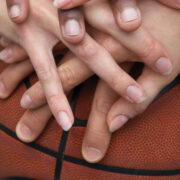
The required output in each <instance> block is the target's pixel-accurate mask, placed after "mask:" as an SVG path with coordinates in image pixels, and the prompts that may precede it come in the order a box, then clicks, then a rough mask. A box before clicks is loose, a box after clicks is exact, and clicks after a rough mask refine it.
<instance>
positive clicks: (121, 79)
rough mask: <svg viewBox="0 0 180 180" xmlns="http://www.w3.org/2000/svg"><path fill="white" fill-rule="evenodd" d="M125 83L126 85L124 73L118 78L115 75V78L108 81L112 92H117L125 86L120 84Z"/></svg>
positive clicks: (116, 74) (126, 80) (126, 79)
mask: <svg viewBox="0 0 180 180" xmlns="http://www.w3.org/2000/svg"><path fill="white" fill-rule="evenodd" d="M125 82H127V83H128V82H129V80H128V78H127V76H126V74H125V73H123V74H121V75H119V76H118V73H115V77H113V78H112V79H111V81H110V86H111V87H112V88H113V89H114V90H116V91H119V90H121V89H122V88H121V87H125V84H124V85H122V83H125Z"/></svg>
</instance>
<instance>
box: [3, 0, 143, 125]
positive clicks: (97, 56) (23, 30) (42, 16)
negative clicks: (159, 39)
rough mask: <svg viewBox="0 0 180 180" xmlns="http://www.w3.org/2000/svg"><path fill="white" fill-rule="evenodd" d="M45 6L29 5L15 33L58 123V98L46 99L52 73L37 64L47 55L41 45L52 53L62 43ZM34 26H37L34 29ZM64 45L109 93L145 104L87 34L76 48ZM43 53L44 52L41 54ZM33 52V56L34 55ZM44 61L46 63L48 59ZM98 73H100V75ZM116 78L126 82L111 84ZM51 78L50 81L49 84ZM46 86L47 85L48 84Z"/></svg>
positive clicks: (130, 80) (52, 11)
mask: <svg viewBox="0 0 180 180" xmlns="http://www.w3.org/2000/svg"><path fill="white" fill-rule="evenodd" d="M42 2H43V5H42V4H41V3H42ZM46 2H47V4H46V3H44V1H35V0H34V1H33V0H32V1H30V6H31V7H32V8H31V9H32V12H31V18H29V19H28V21H27V22H26V23H25V24H22V25H21V26H16V31H18V33H19V34H20V36H23V37H22V38H20V39H22V40H21V41H22V42H20V44H21V45H24V46H25V49H26V50H27V51H28V54H29V55H30V57H31V61H32V64H33V66H34V67H36V71H37V70H38V68H39V71H38V72H39V73H37V74H38V76H39V77H40V79H41V81H43V82H44V83H42V85H43V88H44V90H45V93H47V92H48V95H49V96H48V95H47V94H46V97H47V100H48V102H49V105H50V107H51V110H52V112H53V114H54V115H55V117H56V119H57V120H58V119H63V118H59V114H58V113H57V112H58V111H57V109H58V107H57V104H59V103H60V102H59V101H58V98H54V97H55V96H54V95H53V96H52V95H50V90H53V93H54V89H55V88H53V86H54V85H56V84H57V83H55V84H54V85H52V82H55V80H56V79H55V78H53V75H52V76H51V73H52V72H51V71H49V69H45V68H47V67H48V68H49V67H50V64H45V63H46V61H44V63H42V62H40V60H41V59H42V58H41V57H42V55H41V53H40V52H43V53H46V54H44V56H43V57H49V53H48V52H47V47H45V45H46V46H48V48H49V49H52V46H53V44H54V43H55V42H57V37H58V38H59V39H62V36H61V34H59V31H58V29H59V28H58V27H59V25H58V20H57V16H56V11H55V9H54V7H53V6H52V4H51V3H50V2H48V1H46ZM70 13H73V14H74V13H75V11H74V10H71V12H70ZM33 18H34V21H35V22H34V23H33V21H31V19H33ZM40 22H41V23H40ZM47 22H48V23H47ZM37 23H38V25H37ZM38 26H40V27H41V26H42V27H43V28H42V29H41V28H40V29H38ZM29 27H30V28H29ZM6 29H7V28H4V30H5V31H4V33H5V35H6V31H7V30H6ZM2 33H3V31H2ZM38 33H39V34H38ZM32 34H33V36H32ZM13 37H15V36H13ZM13 37H12V38H13ZM44 37H46V42H44V43H43V39H44ZM47 37H49V38H50V39H49V41H50V42H48V41H47ZM40 38H42V39H41V41H39V39H40ZM62 41H63V42H64V40H63V39H62ZM35 43H36V44H35ZM38 43H42V44H43V47H42V49H41V50H40V49H38V52H37V49H35V47H41V46H42V45H39V44H38ZM29 44H34V46H33V47H34V48H33V47H30V45H29ZM64 44H66V45H67V46H68V47H69V48H70V49H71V50H72V51H73V52H74V53H75V54H76V55H77V56H78V57H79V58H80V59H81V60H83V62H85V63H86V64H87V65H88V66H89V67H90V68H91V69H92V70H93V71H94V72H96V73H97V74H98V75H99V76H100V77H101V78H102V79H104V80H105V81H106V82H107V83H108V84H109V85H110V86H111V87H112V88H113V89H115V90H116V91H117V92H118V93H119V94H121V95H122V96H124V97H125V98H127V99H128V100H129V101H131V102H134V103H141V102H142V101H144V100H145V97H144V92H143V90H142V89H141V87H139V86H138V84H137V83H136V82H135V80H134V79H133V78H131V77H130V76H129V75H128V74H127V73H125V72H124V71H123V70H122V69H121V68H120V67H119V66H118V65H117V64H116V63H115V61H114V60H113V58H112V56H111V55H110V54H109V53H108V52H107V51H106V50H105V49H104V48H103V47H101V46H100V45H99V44H97V43H96V42H95V41H94V40H93V39H92V38H91V37H90V36H89V35H88V34H85V36H84V39H83V41H81V43H79V44H78V45H77V44H76V45H73V44H68V43H67V42H64ZM50 46H51V47H50ZM45 49H46V51H45ZM43 50H44V51H45V52H44V51H43ZM34 52H36V53H34ZM37 55H38V56H39V58H38V57H37ZM32 56H33V57H32ZM51 58H52V57H51ZM39 59H40V60H39ZM48 60H50V59H48ZM48 60H47V62H49V63H50V62H52V61H48ZM102 64H103V66H104V68H103V69H102ZM41 66H43V67H41ZM40 67H41V68H40ZM109 67H111V68H109ZM99 69H101V71H100V70H99ZM47 75H48V77H47ZM117 75H119V77H121V76H123V77H124V79H126V81H124V79H123V81H122V79H117V80H116V82H114V81H112V79H116V78H115V77H117ZM51 78H53V79H52V80H51ZM47 79H48V80H47ZM45 81H46V83H45ZM47 82H49V84H48V83H47ZM132 88H133V89H135V91H136V96H133V97H132V92H131V91H129V89H132ZM57 92H61V91H60V90H58V91H56V93H57ZM48 97H49V98H48ZM52 97H53V98H52ZM50 99H51V100H50ZM52 99H55V101H56V102H54V101H53V100H52ZM62 100H63V99H61V102H62V104H63V105H65V104H66V103H63V101H62ZM57 101H58V102H57ZM21 102H22V105H23V107H26V108H28V107H29V106H30V105H29V104H30V100H29V98H27V96H26V100H24V101H21ZM28 103H29V104H28ZM62 104H61V105H62ZM68 108H69V107H67V111H68V110H69V109H68ZM65 109H66V108H65ZM64 111H65V110H64ZM69 111H70V110H69ZM69 113H70V112H69ZM71 115H72V114H71V113H70V116H71ZM64 119H66V118H64ZM70 119H71V123H70V124H72V121H73V120H72V118H70ZM58 122H59V123H60V124H61V126H64V123H63V122H64V121H62V120H61V121H60V120H58ZM66 122H67V121H66ZM66 125H67V124H66ZM68 125H69V124H68ZM64 129H67V128H65V127H64Z"/></svg>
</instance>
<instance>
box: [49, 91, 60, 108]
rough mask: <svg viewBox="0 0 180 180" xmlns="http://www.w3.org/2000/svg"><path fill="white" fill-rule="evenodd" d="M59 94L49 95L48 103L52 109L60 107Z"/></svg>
mask: <svg viewBox="0 0 180 180" xmlns="http://www.w3.org/2000/svg"><path fill="white" fill-rule="evenodd" d="M58 97H59V96H58V95H57V94H51V95H49V96H48V97H47V101H48V104H49V105H50V107H51V109H53V110H54V109H57V107H58V103H59V102H58V99H60V98H58Z"/></svg>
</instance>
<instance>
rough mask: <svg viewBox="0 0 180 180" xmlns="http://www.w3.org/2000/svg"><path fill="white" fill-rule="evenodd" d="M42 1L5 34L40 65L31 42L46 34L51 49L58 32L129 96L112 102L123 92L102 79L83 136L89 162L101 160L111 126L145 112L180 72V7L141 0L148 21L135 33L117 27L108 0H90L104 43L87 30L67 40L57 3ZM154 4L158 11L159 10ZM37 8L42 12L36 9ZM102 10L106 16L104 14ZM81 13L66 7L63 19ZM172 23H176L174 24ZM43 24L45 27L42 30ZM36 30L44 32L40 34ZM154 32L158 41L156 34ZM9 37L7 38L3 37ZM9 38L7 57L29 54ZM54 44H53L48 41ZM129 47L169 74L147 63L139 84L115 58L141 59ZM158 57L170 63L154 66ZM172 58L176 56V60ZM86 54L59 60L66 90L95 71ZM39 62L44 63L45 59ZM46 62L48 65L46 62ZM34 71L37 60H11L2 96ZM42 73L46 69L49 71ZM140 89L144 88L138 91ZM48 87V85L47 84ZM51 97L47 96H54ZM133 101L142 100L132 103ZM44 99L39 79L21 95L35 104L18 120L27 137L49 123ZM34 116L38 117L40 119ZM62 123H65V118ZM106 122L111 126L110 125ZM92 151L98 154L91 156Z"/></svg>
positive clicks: (87, 11)
mask: <svg viewBox="0 0 180 180" xmlns="http://www.w3.org/2000/svg"><path fill="white" fill-rule="evenodd" d="M39 3H40V2H39ZM40 5H41V6H40ZM40 5H39V4H38V2H35V1H34V2H33V1H31V3H30V7H31V8H30V12H31V13H30V15H31V17H33V16H34V19H32V20H31V18H28V20H27V22H25V23H23V24H22V25H20V26H15V27H14V29H15V30H12V32H17V35H16V33H14V34H13V38H14V39H13V38H11V37H12V36H10V35H9V34H8V33H7V32H5V31H3V30H1V32H2V35H6V36H8V37H10V38H11V40H14V41H16V42H17V43H19V44H20V45H21V46H23V47H24V48H25V50H26V51H27V52H28V55H29V56H30V58H31V61H32V62H33V65H34V67H38V65H39V64H38V65H37V64H36V63H39V61H41V59H38V58H40V57H41V56H38V57H34V56H35V55H36V56H37V54H38V52H37V50H36V49H34V48H32V49H33V50H32V49H30V47H29V46H28V43H30V42H32V43H33V44H34V47H35V48H37V47H38V46H40V45H41V46H42V44H36V41H37V40H36V39H35V38H37V39H38V42H39V39H40V38H41V37H42V35H43V36H45V37H46V39H45V40H46V42H44V41H43V37H42V42H43V44H45V45H48V48H47V46H46V48H47V49H52V47H53V46H54V44H56V43H57V41H58V40H57V37H58V38H59V39H61V41H62V42H63V43H64V44H65V45H66V46H68V47H69V48H71V50H72V51H73V52H74V53H75V54H76V56H77V57H79V58H80V59H81V60H83V61H84V62H85V63H86V64H87V65H88V66H89V67H90V68H91V69H92V70H93V71H94V72H96V73H97V74H98V75H99V76H100V77H101V78H103V79H104V80H105V81H106V82H107V83H108V84H109V85H111V87H112V88H113V89H114V90H116V92H117V93H118V94H121V95H122V96H123V97H125V98H126V99H124V98H120V99H119V100H118V101H117V102H116V103H115V104H114V105H113V103H114V102H115V101H116V100H117V99H118V94H116V93H115V92H114V91H112V89H111V88H109V86H108V85H107V84H106V83H105V82H104V81H101V80H100V82H99V84H98V86H97V90H96V94H95V97H94V103H93V107H92V112H91V114H90V117H89V121H88V128H87V131H86V134H85V137H84V141H83V155H84V157H85V159H86V160H88V161H90V162H96V161H98V160H100V159H101V158H102V157H103V156H104V154H105V152H106V150H107V147H108V144H109V141H110V132H109V130H110V131H111V132H112V131H115V130H117V129H118V128H120V127H121V126H122V125H123V124H124V123H125V122H127V120H128V118H132V117H134V116H135V115H137V114H138V113H140V112H142V111H143V110H144V109H145V108H146V107H147V106H148V105H149V103H150V102H151V101H152V100H153V99H154V97H155V96H156V94H157V93H158V92H159V91H160V89H162V88H163V87H164V86H165V85H166V84H168V83H169V82H170V81H172V80H173V79H174V78H175V77H176V75H177V74H178V73H179V67H178V57H179V52H178V48H177V47H178V45H179V44H178V43H179V41H178V40H177V36H178V34H179V30H178V23H180V22H179V21H178V15H179V13H178V12H176V11H174V10H170V9H168V8H166V7H164V6H162V5H160V4H158V3H156V2H153V1H146V2H140V8H141V9H142V14H143V18H144V19H145V22H143V25H142V26H141V27H140V28H139V29H138V30H136V31H135V32H133V33H132V34H131V33H130V34H129V33H125V32H124V31H122V30H121V29H120V28H119V27H118V25H117V24H116V21H114V16H113V13H112V11H111V8H110V6H109V5H108V3H107V2H106V1H102V2H89V3H87V4H86V5H85V7H84V9H85V15H86V19H87V20H88V22H89V24H90V25H91V26H93V27H94V28H96V29H98V30H99V31H97V30H94V29H92V28H90V30H89V29H88V30H89V31H88V32H89V33H90V34H91V36H92V37H93V38H94V39H96V40H97V42H98V43H99V44H97V43H96V42H95V41H94V40H93V39H92V38H90V36H88V35H87V34H85V35H83V36H76V37H80V38H79V39H82V41H79V39H78V38H77V39H78V41H75V42H76V43H77V44H76V45H75V44H71V43H69V42H67V41H68V39H67V38H65V37H64V35H63V33H62V36H61V35H60V34H59V32H58V31H59V29H58V21H57V18H56V13H55V9H53V7H52V6H51V5H50V3H49V4H48V3H47V4H43V6H42V4H40ZM32 7H33V10H32ZM97 7H99V9H97ZM147 7H151V9H149V8H148V10H147ZM155 8H156V11H155V10H154V9H155ZM36 12H41V13H38V14H37V13H36ZM102 12H103V17H102V15H101V14H102ZM77 13H80V12H79V11H77V10H75V12H74V10H71V11H67V12H65V13H61V16H60V22H65V21H66V19H68V18H69V17H70V20H72V19H73V18H74V16H73V15H75V16H76V15H77ZM99 13H100V15H99ZM69 14H70V15H69ZM162 14H163V15H166V21H163V23H162V19H161V15H162ZM76 17H77V16H76ZM79 17H80V16H79ZM94 17H96V18H94ZM98 17H99V18H98ZM106 17H108V18H106ZM103 18H104V19H103ZM153 18H156V19H157V21H156V22H154V19H153ZM64 19H65V20H64ZM44 20H45V21H44ZM62 20H63V21H62ZM82 20H83V18H79V19H78V22H80V23H81V24H83V22H82ZM172 20H173V21H174V22H176V23H174V24H173V25H174V26H173V28H172V24H171V22H172ZM37 21H38V23H39V22H41V23H40V24H35V25H36V26H37V27H38V29H36V27H34V23H36V22H37ZM45 22H46V23H47V22H48V24H45ZM71 22H72V21H71ZM109 24H110V25H111V29H109V28H107V27H109ZM170 25H171V29H170V28H169V27H170ZM13 26H14V25H13ZM41 26H42V27H43V28H42V27H41ZM32 27H33V28H34V29H33V28H32ZM39 27H41V28H42V29H43V30H42V29H41V28H39ZM61 27H62V28H63V23H61ZM69 27H71V26H69ZM82 27H83V25H82ZM28 28H29V29H28ZM12 29H13V28H12ZM27 29H28V30H27ZM44 29H45V30H44ZM146 29H147V30H149V32H151V34H150V33H148V31H147V30H146ZM163 29H166V31H163V34H162V33H161V32H162V30H163ZM83 31H84V30H83V29H82V31H81V35H82V34H83ZM102 31H103V32H105V33H106V34H105V33H103V32H102ZM22 32H23V33H25V34H26V36H22ZM37 32H38V33H39V32H41V33H39V34H38V33H37ZM3 33H4V34H3ZM31 33H33V34H32V35H33V36H35V38H33V37H32V35H31ZM27 35H28V38H27ZM39 36H40V37H39ZM54 36H55V37H54ZM16 37H18V38H16ZM19 37H20V38H19ZM76 37H75V38H76ZM26 38H27V39H28V40H27V39H26ZM32 38H33V41H32ZM73 38H74V37H73ZM153 38H154V39H156V40H157V41H155V40H153ZM18 39H20V41H18ZM69 40H70V39H69ZM5 41H7V40H5ZM5 41H4V40H3V42H5ZM51 41H53V42H51ZM70 41H71V40H70ZM149 42H150V44H149ZM158 42H159V43H158ZM73 43H74V42H73ZM4 44H6V45H7V46H8V48H6V50H7V49H9V48H10V49H11V50H13V51H12V52H13V53H12V54H11V55H12V56H10V57H9V58H7V59H5V61H7V62H15V61H20V60H22V59H24V57H26V53H25V51H23V50H22V49H21V48H20V47H19V46H18V45H16V44H13V43H11V42H9V41H7V42H6V43H4ZM100 44H101V46H100ZM132 44H133V45H132ZM160 44H161V46H162V47H164V48H165V49H166V50H167V53H168V54H169V56H167V54H166V53H165V52H164V50H163V49H162V47H161V46H160ZM171 44H174V47H175V48H173V47H172V46H171ZM49 45H51V46H50V47H49ZM135 45H136V46H135ZM142 45H143V46H142ZM102 46H104V47H105V48H106V49H107V50H108V51H109V53H108V51H106V50H105V49H104V48H103V47H102ZM125 47H126V48H128V49H129V50H131V51H132V52H135V53H136V54H137V55H138V57H140V58H142V60H141V61H143V62H145V63H146V64H147V65H149V66H150V67H151V68H152V69H153V70H155V71H158V72H161V73H163V74H164V73H165V74H166V76H163V75H161V74H159V73H157V72H154V71H152V70H151V69H149V68H148V67H145V68H144V71H143V73H142V75H141V76H140V77H139V79H138V84H137V82H135V81H134V80H133V79H132V78H131V77H130V76H129V75H128V74H126V73H125V72H124V71H123V70H122V69H120V67H119V66H117V64H116V63H115V62H114V60H113V59H112V57H113V58H114V59H115V60H116V61H117V62H118V63H122V62H125V61H138V60H139V59H138V57H137V56H135V55H133V54H132V53H130V52H129V51H128V50H127V49H126V48H125ZM147 47H148V48H147ZM38 51H39V48H38ZM9 52H10V50H9ZM42 52H43V55H44V56H47V57H48V53H47V52H44V51H42ZM151 52H153V53H151ZM33 53H34V54H33ZM36 53H37V54H36ZM1 54H2V53H1ZM4 54H6V53H4ZM110 54H111V55H110ZM17 55H18V56H19V57H18V56H17ZM44 56H43V58H44ZM168 57H170V58H168ZM102 58H104V60H102ZM158 58H159V59H160V60H161V62H163V61H164V59H165V62H166V63H165V64H163V63H160V68H159V69H158V68H157V67H158V66H157V67H156V66H155V65H156V63H155V62H156V61H158V60H159V59H158ZM32 59H34V60H32ZM169 59H171V62H172V65H171V63H170V61H169ZM81 60H79V59H78V58H76V57H75V56H74V55H72V54H71V53H68V54H67V55H66V57H65V58H64V59H63V60H62V62H63V64H62V65H61V66H59V71H60V77H61V81H62V84H63V87H64V89H65V91H66V92H68V91H69V90H70V89H71V88H73V87H74V86H76V85H77V84H79V83H80V82H82V81H84V80H85V79H87V78H88V77H90V76H91V75H92V74H93V73H92V71H90V70H89V69H88V68H87V66H86V65H85V64H84V63H83V62H82V61H81ZM92 60H93V61H92ZM34 61H36V62H34ZM102 61H103V62H102ZM47 62H48V60H47ZM167 62H168V63H167ZM40 64H42V62H41V63H40ZM45 64H46V63H44V65H45ZM162 64H163V65H162ZM44 65H43V67H45V66H44ZM161 65H162V66H161ZM131 66H132V65H131V64H125V65H123V67H124V68H125V69H126V70H127V71H128V70H129V69H130V68H131ZM171 66H172V68H171ZM121 67H122V66H121ZM162 67H163V68H162ZM37 69H38V68H37ZM161 70H162V71H161ZM31 71H32V66H31V64H30V63H29V61H24V62H23V61H22V62H19V63H16V64H15V65H10V66H9V67H8V68H7V69H6V70H5V71H4V72H3V73H2V74H1V79H2V81H3V83H4V87H5V88H6V90H5V91H4V93H1V97H7V96H8V95H9V94H10V93H11V92H12V91H13V89H14V88H15V87H16V85H17V83H18V82H19V81H20V80H21V79H22V78H24V77H25V76H27V74H28V73H30V72H31ZM171 71H172V72H171ZM9 72H11V73H12V75H13V74H16V73H17V74H18V76H15V75H14V76H12V77H14V79H12V81H11V82H8V81H6V80H7V79H6V78H7V77H8V76H9ZM7 73H8V76H7ZM43 74H44V75H45V73H43ZM41 77H42V76H40V79H43V77H42V78H41ZM45 77H46V76H45ZM46 80H47V79H46ZM43 82H44V83H45V85H44V86H47V88H48V86H49V87H52V84H48V83H47V82H49V81H43ZM56 83H57V82H56ZM54 85H55V84H54ZM2 87H3V85H2ZM129 87H130V88H129ZM128 88H129V89H128ZM1 89H2V88H1ZM137 89H138V90H139V89H140V91H139V92H138V93H137ZM44 90H47V89H46V87H45V88H44ZM141 90H143V91H141ZM37 92H38V93H37ZM58 92H59V91H58ZM144 92H145V93H144ZM144 94H145V95H144ZM126 96H128V97H126ZM129 96H130V97H129ZM131 96H132V97H131ZM46 97H47V98H48V97H49V96H46ZM50 97H51V96H50ZM145 98H146V99H145ZM129 101H131V102H135V103H140V104H133V103H131V102H129ZM45 102H46V100H45V97H44V95H43V91H42V89H41V86H40V84H39V83H36V84H35V85H34V86H33V87H32V88H31V89H29V90H28V91H27V92H26V93H25V94H24V96H23V99H22V105H23V106H24V107H25V108H30V109H32V110H28V111H27V112H26V113H25V115H24V116H23V117H22V118H21V120H20V122H19V123H18V126H17V134H18V136H19V137H20V138H21V139H22V140H24V141H27V142H30V141H33V140H35V139H36V138H37V136H38V135H39V134H40V132H41V131H42V129H43V128H44V127H45V124H46V123H47V121H48V119H49V118H50V116H51V113H50V111H49V109H48V106H47V105H44V106H42V107H40V106H41V105H43V104H44V103H45ZM48 102H49V104H51V103H52V104H53V103H54V102H52V101H48ZM112 105H113V106H112ZM111 106H112V108H111ZM51 107H52V109H53V108H54V109H55V108H57V107H54V106H53V105H52V106H51ZM35 108H36V109H35ZM110 108H111V109H110ZM109 110H110V112H109ZM54 112H55V111H54ZM108 112H109V113H108ZM34 114H36V115H37V116H36V117H38V118H39V121H38V123H37V119H34V120H32V119H33V118H30V117H31V116H33V117H34ZM55 114H56V113H55ZM107 114H108V115H107ZM95 117H96V120H95ZM106 117H107V121H108V126H107V123H106ZM33 121H34V122H36V125H35V123H34V122H33ZM60 124H61V125H62V123H60ZM25 125H26V127H25ZM107 127H109V130H108V128H107ZM99 142H101V143H99ZM93 152H96V153H93ZM92 155H97V156H96V157H95V156H94V157H92ZM90 156H91V157H90Z"/></svg>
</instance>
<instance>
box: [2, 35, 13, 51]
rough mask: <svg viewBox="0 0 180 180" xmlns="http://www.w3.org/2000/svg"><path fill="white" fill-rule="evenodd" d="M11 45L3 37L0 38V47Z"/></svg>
mask: <svg viewBox="0 0 180 180" xmlns="http://www.w3.org/2000/svg"><path fill="white" fill-rule="evenodd" d="M10 43H11V41H10V40H9V39H7V38H5V37H3V36H2V37H0V46H2V47H4V48H5V47H7V46H8V45H9V44H10Z"/></svg>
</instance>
